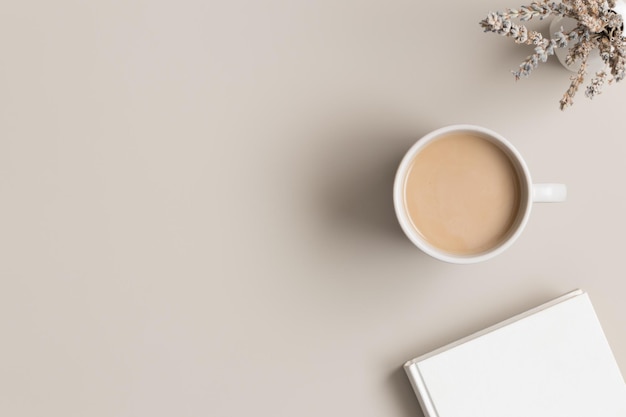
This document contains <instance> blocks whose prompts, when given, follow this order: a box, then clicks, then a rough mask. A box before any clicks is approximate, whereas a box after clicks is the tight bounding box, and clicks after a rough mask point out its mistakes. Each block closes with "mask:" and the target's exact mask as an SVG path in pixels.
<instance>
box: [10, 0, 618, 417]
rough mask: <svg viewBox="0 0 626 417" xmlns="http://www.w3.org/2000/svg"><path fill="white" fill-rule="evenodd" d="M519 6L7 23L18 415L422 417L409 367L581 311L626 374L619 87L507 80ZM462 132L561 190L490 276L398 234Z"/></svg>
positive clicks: (75, 11) (186, 12) (58, 6)
mask: <svg viewBox="0 0 626 417" xmlns="http://www.w3.org/2000/svg"><path fill="white" fill-rule="evenodd" d="M507 6H510V7H515V6H519V5H518V4H517V3H516V2H513V3H510V4H506V3H505V2H501V1H494V0H492V1H486V0H481V1H474V2H466V1H457V0H454V1H448V2H423V1H415V0H384V1H383V0H359V1H356V0H340V1H337V0H316V1H313V0H310V1H305V0H303V1H297V0H291V1H287V0H283V1H278V0H264V1H252V0H229V1H227V0H223V1H222V0H217V1H216V0H208V1H207V0H179V1H173V0H152V1H148V0H145V1H140V0H123V1H122V0H115V1H111V0H108V1H95V0H91V1H80V0H73V1H72V0H60V1H54V2H49V1H15V2H5V4H4V6H3V7H2V12H1V13H0V259H1V260H0V278H1V279H0V332H1V333H0V415H3V416H12V417H19V416H47V417H50V416H63V417H69V416H90V417H97V416H107V417H108V416H116V417H122V416H152V417H156V416H244V415H259V416H272V417H275V416H320V415H358V416H361V417H367V416H372V417H373V416H400V417H408V416H421V415H422V414H421V411H420V409H419V405H418V403H417V400H416V399H415V397H414V395H413V393H412V392H411V389H410V386H409V384H408V382H407V379H406V377H405V375H404V374H403V371H402V370H401V365H402V364H403V363H404V361H406V360H408V359H411V358H413V357H414V356H417V355H419V354H422V353H425V352H427V351H428V350H430V349H433V348H436V347H438V346H440V345H442V344H444V343H447V342H450V341H452V340H454V339H456V338H459V337H462V336H465V335H467V334H468V333H470V332H473V331H476V330H479V329H481V328H482V327H484V326H487V325H490V324H493V323H495V322H497V321H500V320H502V319H505V318H507V317H509V316H510V315H512V314H515V313H519V312H521V311H523V310H525V309H527V308H530V307H533V306H535V305H536V304H539V303H542V302H544V301H546V300H548V299H550V298H552V297H555V296H558V295H560V294H562V293H564V292H567V291H569V290H571V289H574V288H577V287H580V288H583V289H585V290H587V291H588V292H589V293H590V295H591V298H592V301H593V302H594V304H595V306H596V310H597V312H598V315H599V317H600V320H601V322H602V324H603V326H604V328H605V331H606V335H607V338H608V339H609V342H610V344H611V346H612V347H613V350H614V352H615V354H616V357H617V360H618V362H619V364H620V367H621V368H622V369H623V370H626V336H625V335H624V328H626V303H625V302H624V290H625V289H626V284H625V283H624V273H623V265H624V262H623V261H624V255H623V250H624V244H623V238H622V236H623V235H624V233H625V232H626V220H625V219H624V212H625V211H626V195H624V192H623V179H624V178H625V176H626V164H624V160H625V157H626V141H625V140H624V133H623V132H624V128H623V123H624V117H625V116H624V115H625V113H624V108H625V103H626V101H625V100H626V85H620V84H618V85H615V86H609V87H608V88H607V89H606V90H605V93H604V94H602V95H601V96H599V97H597V98H596V99H594V100H593V102H592V101H590V100H588V99H587V98H585V97H584V94H583V93H584V92H580V93H579V95H578V97H577V98H576V100H575V104H574V107H572V108H571V109H569V110H567V111H565V112H561V111H559V109H558V100H559V99H560V97H561V95H562V93H563V92H564V91H565V89H566V88H567V86H568V84H569V80H568V76H569V73H567V72H566V71H565V70H564V69H563V68H562V67H560V66H559V65H558V63H556V61H555V60H551V62H550V63H548V64H545V65H542V66H541V68H539V69H538V70H537V71H536V72H535V73H534V74H533V75H532V76H531V77H530V78H528V79H524V80H521V81H519V82H517V83H515V82H514V80H513V76H512V75H511V73H510V71H511V70H513V69H515V68H516V67H517V65H518V63H519V62H520V61H521V60H522V59H524V57H526V56H527V55H528V54H529V53H530V49H529V48H527V47H523V46H517V45H514V44H513V42H512V41H511V40H510V39H505V38H502V37H499V36H496V35H493V34H484V33H483V32H482V30H481V28H480V27H479V25H478V21H479V20H481V19H482V18H483V17H484V16H485V15H486V14H487V12H489V11H490V10H499V9H501V8H503V7H507ZM547 24H548V22H547V21H546V22H543V23H538V24H537V25H538V27H539V28H540V29H541V28H543V29H545V28H546V27H547ZM451 123H474V124H479V125H483V126H486V127H489V128H491V129H494V130H496V131H498V132H500V133H502V134H503V135H504V136H506V137H507V138H509V139H510V141H511V142H513V143H514V145H515V146H516V147H517V148H518V149H519V151H520V152H521V153H522V155H524V156H525V158H526V160H527V162H528V165H529V167H530V169H531V173H532V175H533V177H534V179H535V180H537V181H554V182H564V183H567V184H568V187H569V199H568V201H567V202H566V203H564V204H554V205H541V206H536V207H535V208H534V211H533V213H532V217H531V219H530V222H529V224H528V227H527V230H526V232H525V233H524V235H523V236H522V237H521V239H520V240H519V241H518V242H517V243H516V244H515V245H514V246H513V247H512V248H511V249H510V250H509V251H507V252H506V253H505V254H504V255H502V256H500V257H498V258H496V259H494V260H492V261H489V262H487V263H484V264H481V265H473V266H453V265H448V264H444V263H441V262H438V261H435V260H432V259H429V258H427V257H426V256H425V255H423V254H421V253H420V252H419V251H418V250H417V249H415V248H414V247H413V246H411V244H410V243H409V241H408V240H407V239H406V238H405V237H404V236H403V235H402V232H401V231H400V228H399V226H398V225H397V222H396V220H395V217H394V212H393V207H392V200H391V185H392V180H393V175H394V171H395V168H396V166H397V164H398V163H399V161H400V158H401V156H402V155H403V153H404V152H405V151H406V150H407V149H408V148H409V147H410V145H411V144H412V143H413V142H414V141H415V140H416V139H417V138H419V137H420V136H421V135H423V134H425V133H426V132H428V131H430V130H432V129H435V128H438V127H440V126H443V125H446V124H451Z"/></svg>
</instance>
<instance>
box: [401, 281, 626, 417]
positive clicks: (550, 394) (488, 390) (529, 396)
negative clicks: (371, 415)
mask: <svg viewBox="0 0 626 417" xmlns="http://www.w3.org/2000/svg"><path fill="white" fill-rule="evenodd" d="M404 369H405V371H406V373H407V375H408V377H409V380H410V381H411V384H412V386H413V389H414V391H415V393H416V395H417V397H418V400H419V402H420V404H421V406H422V409H423V410H424V414H425V416H426V417H468V416H472V417H473V416H477V417H478V416H480V417H528V416H533V417H561V416H562V417H589V416H603V417H618V416H620V417H624V416H626V384H625V383H624V379H623V377H622V375H621V373H620V370H619V368H618V365H617V362H616V361H615V358H614V356H613V353H612V351H611V349H610V347H609V344H608V342H607V340H606V337H605V335H604V332H603V331H602V327H601V325H600V322H599V321H598V318H597V316H596V313H595V311H594V309H593V306H592V304H591V301H590V299H589V296H588V294H587V293H586V292H584V291H582V290H576V291H572V292H570V293H568V294H565V295H563V296H561V297H558V298H556V299H554V300H551V301H549V302H547V303H545V304H543V305H541V306H539V307H536V308H534V309H531V310H529V311H527V312H525V313H522V314H520V315H518V316H515V317H512V318H511V319H509V320H506V321H504V322H501V323H499V324H496V325H494V326H491V327H489V328H487V329H485V330H483V331H481V332H478V333H475V334H473V335H470V336H468V337H466V338H463V339H461V340H458V341H457V342H454V343H451V344H449V345H446V346H444V347H442V348H440V349H437V350H435V351H432V352H430V353H428V354H426V355H422V356H420V357H417V358H415V359H413V360H410V361H408V362H407V363H406V364H405V365H404Z"/></svg>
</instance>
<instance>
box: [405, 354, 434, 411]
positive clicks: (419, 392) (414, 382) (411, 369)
mask: <svg viewBox="0 0 626 417" xmlns="http://www.w3.org/2000/svg"><path fill="white" fill-rule="evenodd" d="M404 371H405V372H406V374H407V376H408V377H409V381H411V386H412V387H413V391H415V395H416V396H417V400H418V401H419V403H420V406H421V407H422V410H423V411H424V417H439V414H438V413H437V410H436V408H435V405H434V404H433V402H432V400H431V398H430V394H429V392H428V389H427V388H426V384H425V383H424V379H423V378H422V374H421V373H420V371H419V368H418V365H417V364H416V363H407V364H406V365H405V366H404Z"/></svg>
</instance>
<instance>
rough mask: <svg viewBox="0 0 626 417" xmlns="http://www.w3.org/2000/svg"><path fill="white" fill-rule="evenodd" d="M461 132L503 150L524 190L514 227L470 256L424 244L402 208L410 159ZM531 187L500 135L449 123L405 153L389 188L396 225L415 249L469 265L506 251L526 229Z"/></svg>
mask: <svg viewBox="0 0 626 417" xmlns="http://www.w3.org/2000/svg"><path fill="white" fill-rule="evenodd" d="M463 131H466V132H471V133H478V134H480V135H481V136H482V137H484V138H485V139H488V140H490V141H492V142H493V143H495V144H497V145H498V146H499V147H500V148H501V149H502V150H504V151H505V152H506V153H507V155H508V156H509V158H510V159H511V161H512V162H513V163H514V165H515V166H516V168H517V170H518V177H519V180H520V187H522V188H525V189H526V192H525V193H522V198H524V201H521V202H520V212H521V216H520V217H519V220H517V226H515V230H513V231H512V232H511V233H510V235H509V236H508V237H507V238H506V239H504V240H503V241H502V242H501V243H499V244H498V245H497V246H495V247H493V248H491V249H488V250H486V251H484V252H480V253H477V254H470V255H462V254H454V253H449V252H445V251H443V250H441V249H439V248H437V247H435V246H433V245H431V244H430V243H428V242H427V241H426V240H425V239H424V238H423V237H422V236H421V235H420V234H419V232H418V231H417V230H416V229H415V228H414V226H413V225H412V222H411V220H410V218H409V215H408V213H407V212H406V208H405V205H404V180H405V177H406V173H407V171H408V169H409V167H410V165H411V162H412V161H413V158H415V156H416V155H417V154H418V153H419V152H420V151H421V150H422V149H423V148H424V147H425V146H426V145H427V144H429V143H431V142H432V141H434V140H436V139H437V138H440V137H442V136H444V135H446V134H449V133H453V132H463ZM532 187H533V185H532V179H531V176H530V171H529V169H528V166H527V165H526V162H525V161H524V159H523V158H522V156H521V154H520V153H519V151H518V150H517V149H516V148H515V147H514V146H513V145H512V144H511V143H510V142H509V141H508V140H507V139H506V138H505V137H504V136H502V135H501V134H499V133H497V132H495V131H493V130H491V129H488V128H486V127H482V126H478V125H472V124H452V125H447V126H443V127H440V128H438V129H435V130H433V131H431V132H429V133H427V134H425V135H424V136H422V137H421V138H419V139H418V140H417V141H416V142H415V143H414V144H413V145H412V146H411V148H409V150H408V151H407V152H406V153H405V155H404V157H403V158H402V160H401V162H400V164H399V166H398V169H397V171H396V176H395V179H394V188H393V200H394V208H395V212H396V217H397V219H398V222H399V223H400V226H401V228H402V230H403V232H404V234H405V235H406V236H407V237H408V238H409V240H410V241H411V242H412V243H413V244H414V245H415V246H417V247H418V248H419V249H420V250H422V251H423V252H425V253H426V254H428V255H430V256H432V257H433V258H435V259H439V260H441V261H444V262H448V263H453V264H472V263H478V262H483V261H486V260H489V259H492V258H494V257H495V256H497V255H499V254H501V253H502V252H504V251H505V250H506V249H508V248H509V247H510V246H511V245H513V243H514V242H515V241H516V240H517V239H518V238H519V236H520V235H521V233H522V231H523V230H524V228H525V227H526V224H527V223H528V218H529V216H530V212H531V208H532Z"/></svg>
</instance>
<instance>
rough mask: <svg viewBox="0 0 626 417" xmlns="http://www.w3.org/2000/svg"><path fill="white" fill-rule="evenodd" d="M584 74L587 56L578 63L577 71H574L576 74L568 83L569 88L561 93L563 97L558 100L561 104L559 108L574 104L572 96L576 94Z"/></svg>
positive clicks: (563, 108) (585, 72)
mask: <svg viewBox="0 0 626 417" xmlns="http://www.w3.org/2000/svg"><path fill="white" fill-rule="evenodd" d="M586 74H587V57H586V56H585V57H584V59H583V61H582V62H581V64H580V68H578V72H577V73H576V75H574V76H572V77H571V80H572V82H571V84H570V85H569V88H568V89H567V91H566V92H565V94H564V95H563V98H561V101H560V102H559V103H560V105H561V110H565V108H566V107H568V106H571V105H572V104H574V96H575V95H576V92H577V91H578V87H580V85H581V84H582V83H583V81H584V80H585V75H586Z"/></svg>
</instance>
